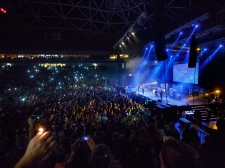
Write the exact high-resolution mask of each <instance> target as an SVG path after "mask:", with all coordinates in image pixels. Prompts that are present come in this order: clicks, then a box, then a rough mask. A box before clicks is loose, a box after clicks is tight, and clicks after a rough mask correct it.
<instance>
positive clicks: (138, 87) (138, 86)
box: [137, 84, 140, 92]
mask: <svg viewBox="0 0 225 168" xmlns="http://www.w3.org/2000/svg"><path fill="white" fill-rule="evenodd" d="M137 89H138V92H139V89H140V85H139V84H138V85H137Z"/></svg>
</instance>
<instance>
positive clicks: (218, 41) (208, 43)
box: [199, 37, 225, 48]
mask: <svg viewBox="0 0 225 168" xmlns="http://www.w3.org/2000/svg"><path fill="white" fill-rule="evenodd" d="M224 42H225V37H224V38H220V39H216V40H213V41H209V42H206V43H202V44H199V46H200V47H201V48H202V47H205V46H209V45H215V44H218V43H224Z"/></svg>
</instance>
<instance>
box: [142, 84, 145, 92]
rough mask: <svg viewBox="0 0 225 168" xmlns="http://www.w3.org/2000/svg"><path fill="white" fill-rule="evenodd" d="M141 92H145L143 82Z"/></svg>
mask: <svg viewBox="0 0 225 168" xmlns="http://www.w3.org/2000/svg"><path fill="white" fill-rule="evenodd" d="M141 90H142V93H143V94H145V89H144V84H142V85H141Z"/></svg>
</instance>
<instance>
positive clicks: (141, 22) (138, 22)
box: [113, 12, 147, 50]
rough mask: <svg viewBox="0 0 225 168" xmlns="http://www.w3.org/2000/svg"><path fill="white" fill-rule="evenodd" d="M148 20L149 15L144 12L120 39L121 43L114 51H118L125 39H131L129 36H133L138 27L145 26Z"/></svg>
mask: <svg viewBox="0 0 225 168" xmlns="http://www.w3.org/2000/svg"><path fill="white" fill-rule="evenodd" d="M146 18H147V13H146V12H143V13H141V15H140V16H139V17H138V18H137V19H136V20H135V22H134V23H133V24H132V26H131V27H130V28H129V29H128V30H127V31H126V33H124V35H123V36H122V37H121V38H120V39H119V41H118V42H117V43H116V44H115V45H114V46H113V49H114V50H116V49H117V48H118V47H119V46H120V45H121V44H122V42H123V40H124V39H125V38H129V36H132V35H134V34H135V32H136V27H137V26H143V25H144V20H145V19H146Z"/></svg>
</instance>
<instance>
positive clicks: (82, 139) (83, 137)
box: [80, 136, 88, 141]
mask: <svg viewBox="0 0 225 168" xmlns="http://www.w3.org/2000/svg"><path fill="white" fill-rule="evenodd" d="M80 139H81V141H87V140H88V136H82V137H81V138H80Z"/></svg>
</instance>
